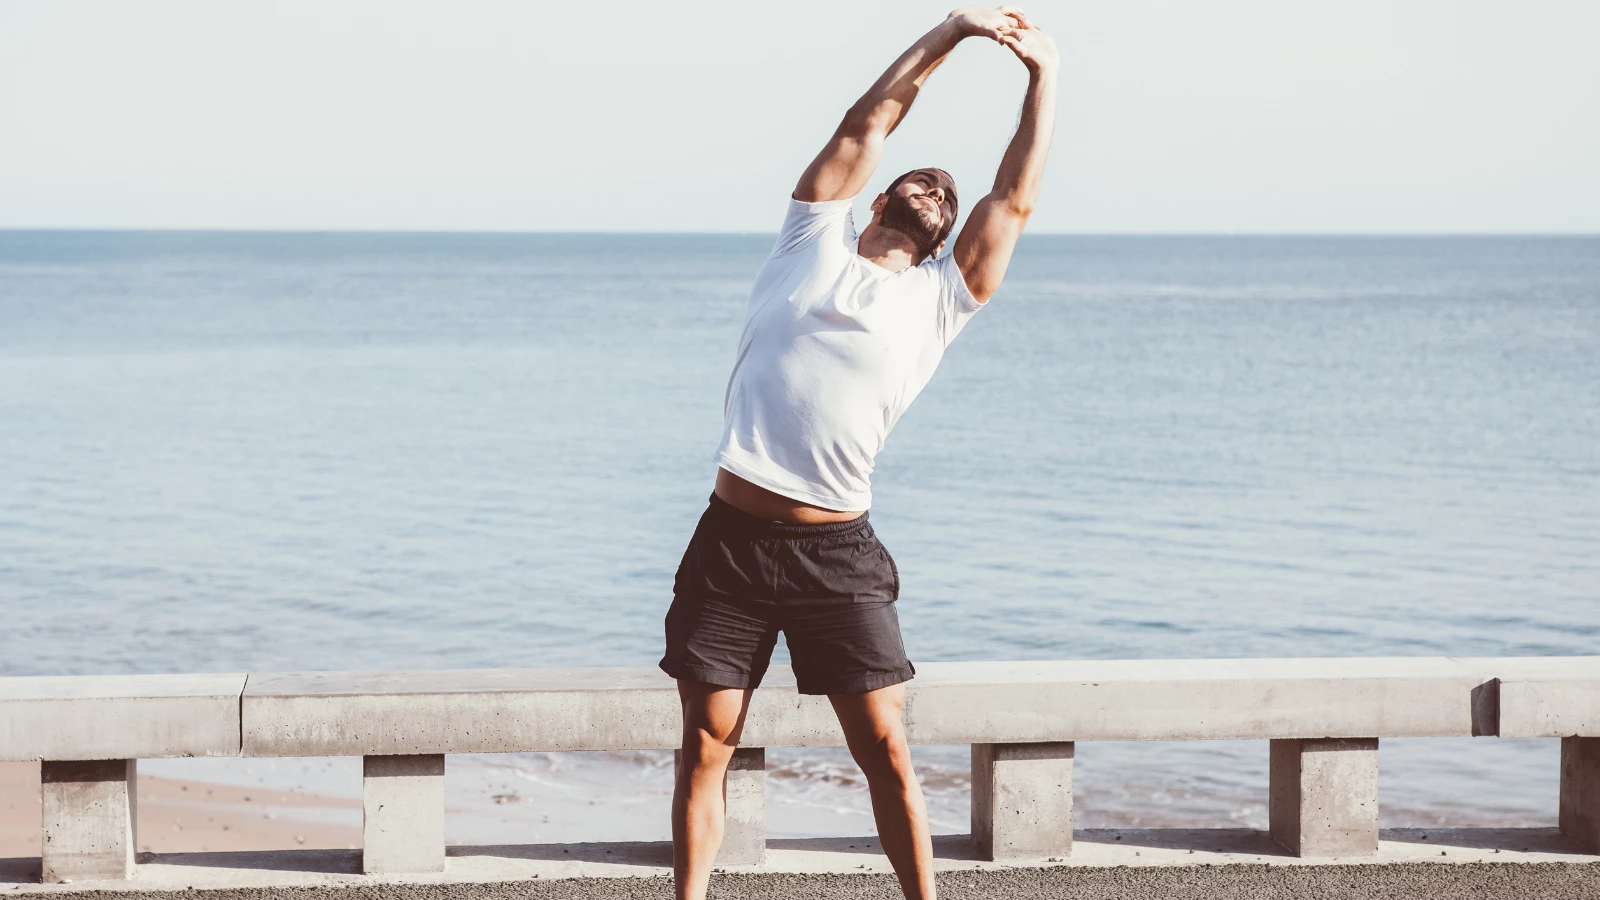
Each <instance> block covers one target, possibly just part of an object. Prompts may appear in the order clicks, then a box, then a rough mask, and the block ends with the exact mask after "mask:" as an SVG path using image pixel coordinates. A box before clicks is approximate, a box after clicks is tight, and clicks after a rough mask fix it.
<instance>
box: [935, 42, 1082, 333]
mask: <svg viewBox="0 0 1600 900" xmlns="http://www.w3.org/2000/svg"><path fill="white" fill-rule="evenodd" d="M1000 42H1001V43H1003V44H1005V45H1006V46H1008V47H1010V48H1011V50H1012V51H1013V52H1014V53H1016V54H1017V58H1018V59H1020V60H1022V62H1023V64H1024V65H1026V66H1027V67H1028V95H1027V97H1026V98H1025V99H1024V100H1023V101H1022V117H1021V120H1020V121H1019V122H1018V123H1017V133H1016V134H1015V135H1013V136H1012V138H1011V145H1010V146H1008V147H1007V148H1006V154H1005V156H1004V157H1002V158H1001V159H1000V171H999V172H998V173H997V174H996V175H995V177H994V188H993V189H992V190H990V191H989V193H988V195H987V196H985V197H984V198H983V199H982V200H979V201H978V202H977V204H976V205H975V206H973V208H972V214H971V215H970V216H968V217H967V224H966V225H964V226H962V228H961V234H960V235H959V236H957V237H956V248H955V252H954V256H955V261H956V265H957V266H959V267H960V269H961V277H962V278H964V279H966V282H967V290H969V291H971V292H972V296H973V297H975V298H976V299H977V301H978V302H979V303H984V302H987V301H988V299H989V298H990V297H992V296H994V292H995V291H997V290H999V289H1000V279H1002V278H1004V277H1005V274H1006V267H1007V266H1008V265H1010V264H1011V251H1012V250H1014V249H1015V248H1016V246H1017V238H1018V237H1020V236H1021V235H1022V226H1023V225H1025V224H1027V222H1028V216H1030V215H1032V213H1033V205H1034V202H1035V201H1037V200H1038V199H1039V180H1040V178H1041V177H1042V176H1043V175H1044V160H1045V157H1046V156H1048V155H1049V154H1050V136H1051V134H1052V133H1053V132H1054V131H1055V124H1056V70H1057V68H1058V67H1059V60H1058V58H1057V55H1056V45H1055V41H1053V40H1051V38H1050V35H1048V34H1045V33H1044V32H1043V31H1041V30H1040V29H1039V28H1038V27H1037V26H1034V25H1032V24H1031V23H1029V22H1028V21H1027V20H1026V19H1023V22H1022V27H1020V28H1017V29H1016V30H1014V31H1012V32H1011V33H1010V34H1007V35H1005V36H1004V37H1002V38H1001V41H1000Z"/></svg>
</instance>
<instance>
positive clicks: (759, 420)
mask: <svg viewBox="0 0 1600 900" xmlns="http://www.w3.org/2000/svg"><path fill="white" fill-rule="evenodd" d="M850 203H851V201H849V200H828V201H824V202H821V203H804V202H801V201H799V200H793V199H791V200H790V201H789V214H788V215H787V216H786V217H785V218H784V221H783V232H782V233H781V234H780V235H779V236H778V243H777V246H775V247H773V249H772V255H771V256H770V257H768V258H767V261H766V264H765V265H763V266H762V267H761V272H760V274H758V275H757V276H756V283H755V287H754V289H752V290H751V292H750V305H749V307H748V308H747V310H746V312H745V325H744V334H743V335H742V336H741V337H740V338H739V355H738V357H737V358H736V359H735V360H734V364H733V375H732V376H731V377H730V378H729V379H728V392H727V397H726V399H725V400H724V402H723V428H722V432H723V433H722V445H721V446H720V447H718V448H717V465H719V466H721V467H722V468H724V469H727V470H728V471H730V472H732V473H733V474H735V475H738V476H739V477H740V478H743V479H745V480H746V481H749V482H751V483H753V484H757V485H760V486H761V487H764V488H766V489H767V490H769V491H773V492H775V493H778V494H782V495H783V496H785V497H791V498H793V499H795V500H799V501H802V502H804V503H809V504H812V505H814V506H820V507H823V508H824V509H836V510H864V509H867V508H868V507H870V506H871V505H872V485H871V479H872V465H873V459H874V458H875V457H876V456H877V455H878V451H880V450H882V449H883V442H884V439H885V438H887V437H888V436H889V430H890V429H891V428H893V427H894V423H895V422H897V421H899V419H900V415H901V414H902V413H904V412H905V411H906V408H907V407H909V406H910V405H911V401H912V400H915V399H916V398H917V394H919V393H921V391H922V388H923V386H924V385H926V384H927V383H928V379H929V378H932V377H933V370H934V369H935V368H937V367H938V365H939V360H940V358H942V357H943V356H944V348H945V347H947V346H949V344H950V342H951V341H952V340H954V339H955V336H956V335H957V334H959V333H960V332H961V328H962V326H964V325H966V324H967V320H968V319H970V318H972V314H973V313H975V312H977V311H978V310H979V309H980V308H982V304H980V303H979V302H978V301H977V300H976V299H975V298H974V297H973V296H972V293H971V292H970V291H968V290H967V285H966V282H965V281H963V280H962V278H961V271H960V269H958V268H957V267H956V264H955V261H954V260H953V259H952V258H951V254H949V253H946V254H945V255H944V256H943V257H942V258H940V259H929V260H925V261H923V263H922V265H920V266H913V267H911V268H909V269H906V270H905V271H903V272H891V271H889V270H888V269H885V268H883V267H881V266H878V265H876V264H874V263H870V262H867V260H865V259H863V258H862V257H860V256H858V255H856V229H855V224H854V222H853V221H852V220H851V216H850Z"/></svg>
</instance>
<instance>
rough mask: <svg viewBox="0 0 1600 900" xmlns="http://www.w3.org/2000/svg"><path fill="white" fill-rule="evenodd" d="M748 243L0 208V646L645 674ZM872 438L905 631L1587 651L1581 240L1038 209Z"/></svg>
mask: <svg viewBox="0 0 1600 900" xmlns="http://www.w3.org/2000/svg"><path fill="white" fill-rule="evenodd" d="M770 244H771V237H770V236H721V235H718V236H709V235H706V236H691V235H686V236H643V235H459V234H454V235H435V234H407V235H398V234H232V233H86V232H76V233H75V232H54V233H51V232H0V608H3V610H4V614H5V618H6V625H7V629H6V630H7V634H6V638H5V641H4V650H3V652H0V674H38V673H115V672H165V671H222V670H227V671H242V670H244V671H247V670H255V671H264V670H282V669H350V668H402V667H409V668H422V667H473V666H564V665H650V664H653V663H654V662H655V661H656V659H657V658H659V655H660V650H661V636H660V635H661V616H662V614H663V612H664V610H665V607H666V603H667V602H668V600H669V593H670V585H671V576H672V572H673V570H674V568H675V567H676V564H677V561H678V555H679V554H680V553H681V551H682V548H683V545H684V542H685V541H686V540H687V538H688V535H689V533H690V531H691V530H692V527H693V524H694V520H695V518H696V517H697V516H698V514H699V512H700V510H701V508H702V506H703V504H704V501H705V497H706V495H707V493H708V492H709V490H710V484H711V479H712V475H713V472H714V469H713V468H712V464H711V462H710V456H711V451H712V450H713V448H714V447H715V445H716V441H717V433H718V427H719V425H720V417H721V400H722V391H723V386H724V382H725V379H726V377H727V374H728V369H729V366H730V364H731V362H732V358H733V351H734V348H735V343H736V341H737V337H738V333H739V328H740V324H741V317H742V312H743V304H744V299H745V297H746V294H747V291H748V289H749V284H750V281H751V279H752V278H753V276H754V273H755V271H756V269H757V267H758V266H759V264H760V262H761V260H762V258H763V256H764V255H765V253H766V251H767V249H768V248H769V247H770ZM878 462H879V466H878V470H877V473H876V475H875V477H874V494H875V502H876V507H875V508H874V509H873V512H872V516H873V519H874V522H875V523H876V527H877V529H878V531H879V533H880V535H881V536H882V537H883V539H884V541H885V543H886V544H887V545H888V546H889V547H890V549H891V550H892V551H893V552H894V554H895V556H896V559H897V560H898V561H899V564H900V570H901V573H902V576H903V594H902V599H901V603H900V615H901V621H902V624H903V627H904V630H905V637H906V643H907V646H908V649H909V650H910V653H911V655H912V658H913V659H914V660H947V659H1029V658H1137V657H1152V658H1154V657H1204V656H1373V655H1472V656H1490V655H1544V654H1592V653H1597V652H1600V239H1596V238H1423V237H1418V238H1388V237H1385V238H1311V237H1306V238H1291V237H1285V238H1223V237H1218V238H1200V237H1181V238H1157V237H1150V238H1134V237H1116V238H1093V237H1028V238H1025V239H1024V241H1023V243H1022V245H1021V246H1020V248H1019V250H1018V253H1017V257H1016V261H1015V263H1014V264H1013V267H1012V271H1011V274H1010V275H1009V276H1008V278H1007V280H1006V283H1005V285H1004V287H1003V288H1002V289H1001V292H1000V293H999V294H998V295H997V296H996V297H995V299H994V300H993V302H992V303H991V304H990V306H989V308H987V309H985V310H984V311H983V312H982V313H981V314H980V315H979V316H978V317H977V318H976V319H975V320H974V321H973V322H972V323H971V325H970V326H969V327H968V328H967V329H966V331H964V332H963V334H962V336H961V337H960V339H959V340H958V341H957V342H956V343H955V344H954V345H953V346H952V347H951V349H950V351H949V353H948V354H947V355H946V357H945V361H944V363H943V365H942V367H941V369H940V371H939V372H938V374H937V375H936V376H935V377H934V380H933V382H932V383H931V384H930V385H929V387H928V389H927V390H926V391H925V392H924V394H923V395H922V397H921V398H920V399H919V400H918V401H917V404H916V405H915V406H914V407H913V408H912V409H911V411H910V412H909V413H907V414H906V416H905V417H904V418H903V419H902V420H901V422H900V424H899V426H898V428H897V429H896V431H895V432H894V434H893V435H892V436H891V437H890V439H889V443H888V447H887V449H886V450H885V451H884V452H883V454H882V455H881V456H880V457H879V460H878ZM1406 746H1407V743H1406V742H1396V743H1395V747H1396V749H1395V750H1394V751H1393V752H1390V750H1389V749H1388V746H1387V745H1386V750H1385V778H1386V781H1385V786H1384V790H1385V804H1386V815H1387V814H1388V812H1387V811H1388V810H1389V809H1390V806H1391V804H1390V801H1391V799H1392V800H1393V801H1394V802H1393V804H1392V807H1393V809H1395V810H1406V811H1408V812H1406V813H1405V814H1406V815H1410V816H1413V817H1414V818H1416V819H1417V820H1418V821H1434V820H1437V819H1439V817H1440V816H1444V817H1445V818H1448V817H1449V816H1451V815H1457V813H1456V812H1451V810H1457V809H1458V807H1456V806H1452V805H1451V804H1453V803H1455V804H1460V803H1461V802H1462V793H1463V788H1462V784H1463V783H1464V782H1463V779H1466V780H1469V781H1475V780H1476V779H1477V778H1478V777H1480V776H1482V777H1488V775H1487V774H1486V773H1490V772H1494V773H1496V774H1495V775H1494V777H1493V778H1492V779H1491V781H1492V782H1493V784H1492V785H1490V786H1485V787H1478V786H1474V787H1473V788H1472V794H1473V798H1472V803H1470V804H1465V805H1462V806H1460V807H1459V809H1460V810H1465V811H1464V812H1460V813H1459V814H1460V815H1462V816H1466V817H1467V818H1468V819H1471V818H1472V817H1473V815H1479V817H1480V818H1482V817H1484V816H1487V817H1488V818H1490V819H1492V820H1493V821H1497V822H1498V821H1513V820H1515V821H1523V820H1528V821H1544V820H1546V819H1548V818H1549V817H1550V816H1551V815H1553V811H1554V793H1553V784H1554V771H1553V766H1554V762H1553V760H1554V756H1553V750H1552V749H1551V747H1550V746H1549V745H1548V742H1495V741H1489V740H1479V741H1456V742H1437V741H1435V742H1422V743H1420V744H1417V745H1416V746H1417V747H1418V748H1419V749H1416V750H1409V751H1408V750H1406V749H1405V747H1406ZM1113 752H1114V753H1115V754H1116V756H1115V759H1114V760H1112V759H1111V758H1105V760H1106V761H1105V762H1103V763H1097V760H1096V757H1095V754H1096V753H1113ZM927 754H928V755H927V760H928V761H927V765H928V767H929V770H930V771H933V770H937V769H939V768H940V767H941V766H943V767H945V768H946V769H948V770H949V771H950V772H956V771H957V770H959V769H960V768H961V766H962V761H961V757H960V755H959V753H958V752H957V751H956V750H948V751H946V750H942V749H939V748H935V749H932V750H929V751H927ZM1185 754H1188V755H1185ZM1207 754H1209V756H1207ZM1408 754H1409V755H1408ZM802 757H803V758H799V759H798V761H797V762H796V766H798V767H799V768H801V769H804V767H805V765H808V764H809V763H810V762H814V761H815V760H822V761H823V762H824V763H826V762H828V761H829V760H830V759H832V757H828V756H827V754H826V753H824V754H822V755H821V756H817V757H815V759H813V758H812V757H805V756H804V754H802ZM1212 757H1216V758H1215V759H1213V758H1212ZM1258 757H1259V758H1258ZM1407 760H1410V762H1407ZM1201 761H1204V767H1207V768H1209V770H1210V771H1211V775H1209V776H1205V777H1206V778H1212V779H1213V780H1215V779H1220V781H1217V782H1216V783H1211V782H1209V781H1206V780H1205V778H1202V777H1201V774H1200V773H1199V772H1197V771H1190V770H1194V769H1197V768H1200V767H1201V766H1200V765H1199V763H1200V762H1201ZM619 764H620V763H619ZM1079 766H1080V770H1081V771H1084V772H1091V771H1096V770H1099V771H1101V772H1102V773H1103V777H1104V778H1106V779H1108V780H1107V781H1104V782H1101V786H1102V787H1103V788H1104V789H1105V790H1106V791H1109V792H1111V793H1110V794H1108V795H1107V800H1106V804H1105V806H1106V808H1107V810H1110V808H1111V807H1114V806H1117V805H1118V804H1121V805H1122V806H1124V807H1125V806H1127V805H1128V804H1132V805H1134V806H1138V805H1139V804H1140V803H1143V802H1145V801H1144V800H1140V799H1138V798H1137V797H1132V796H1131V795H1128V791H1130V790H1133V789H1132V788H1130V787H1128V786H1129V785H1133V784H1135V783H1139V784H1143V783H1144V782H1145V781H1152V782H1155V781H1159V782H1161V784H1162V785H1163V787H1160V788H1151V789H1150V790H1149V791H1146V792H1145V794H1141V795H1140V796H1141V797H1145V796H1146V794H1148V795H1150V796H1154V794H1155V793H1160V792H1162V791H1168V790H1169V788H1170V789H1173V790H1177V789H1178V788H1181V789H1182V791H1188V792H1189V793H1187V794H1184V796H1185V797H1189V798H1191V800H1192V803H1191V805H1193V806H1194V808H1195V809H1199V810H1208V809H1213V808H1215V809H1218V810H1225V811H1226V813H1227V814H1228V815H1235V816H1236V817H1242V818H1243V819H1245V820H1249V821H1254V818H1252V817H1253V816H1255V813H1254V812H1248V813H1240V812H1239V809H1240V808H1241V807H1240V804H1241V803H1244V802H1245V800H1244V799H1241V798H1248V797H1253V796H1254V793H1253V792H1254V791H1255V787H1253V785H1254V784H1255V781H1256V779H1257V777H1258V776H1260V778H1264V774H1263V773H1264V771H1265V748H1264V747H1261V748H1256V747H1254V745H1249V746H1244V747H1234V746H1233V745H1217V746H1214V747H1202V746H1198V745H1152V746H1134V745H1116V747H1114V748H1107V749H1102V748H1098V747H1096V748H1085V749H1080V755H1079ZM1140 766H1143V767H1144V769H1140V768H1139V767H1140ZM1408 766H1409V768H1408ZM1394 767H1398V769H1396V768H1394ZM1507 767H1509V771H1511V772H1512V773H1514V774H1510V775H1507V774H1505V773H1506V771H1508V769H1507ZM1136 770H1137V771H1139V772H1144V774H1142V775H1138V777H1135V775H1134V774H1129V773H1133V772H1135V771H1136ZM1391 772H1393V773H1394V775H1393V778H1391ZM1218 773H1220V774H1218ZM1408 773H1409V774H1408ZM1474 773H1476V774H1474ZM1119 779H1120V780H1119ZM1141 779H1143V780H1141ZM935 780H937V779H935ZM957 780H959V779H957ZM1118 785H1121V787H1118ZM1174 786H1176V787H1174ZM1119 790H1120V791H1123V795H1119V796H1120V799H1118V797H1117V796H1112V795H1115V794H1116V792H1117V791H1119ZM1182 791H1180V793H1181V792H1182ZM951 796H954V794H952V795H951ZM1146 800H1148V797H1146ZM952 802H954V801H952ZM1150 802H1151V803H1155V804H1156V805H1155V806H1151V807H1150V809H1151V810H1154V812H1151V813H1150V815H1151V816H1153V817H1154V818H1153V819H1149V818H1147V819H1144V820H1141V821H1146V822H1148V821H1155V820H1159V819H1161V816H1160V815H1159V814H1158V813H1159V812H1160V809H1159V806H1160V804H1159V803H1157V802H1156V801H1150ZM1184 802H1185V803H1189V802H1190V801H1189V800H1185V801H1184ZM1250 803H1255V801H1254V800H1251V801H1250ZM1257 805H1259V804H1257ZM1141 808H1143V807H1141ZM1185 808H1187V807H1185ZM1255 808H1256V807H1255V806H1252V807H1251V809H1255ZM1473 810H1479V811H1480V813H1481V814H1480V813H1474V812H1472V811H1473ZM1491 812H1492V813H1493V815H1490V813H1491ZM1447 813H1448V815H1447ZM1396 814H1398V813H1396ZM952 815H954V814H953V813H952ZM1093 815H1094V814H1093V812H1092V811H1091V816H1090V821H1091V822H1092V821H1093ZM1106 815H1108V816H1110V815H1111V812H1109V811H1108V812H1107V813H1106ZM1184 815H1187V813H1184ZM1430 816H1431V817H1432V818H1429V817H1430ZM1167 818H1168V819H1170V820H1172V821H1178V820H1180V819H1183V815H1178V814H1176V813H1175V814H1173V815H1171V816H1168V817H1167ZM1108 821H1109V820H1108ZM1185 821H1187V820H1185Z"/></svg>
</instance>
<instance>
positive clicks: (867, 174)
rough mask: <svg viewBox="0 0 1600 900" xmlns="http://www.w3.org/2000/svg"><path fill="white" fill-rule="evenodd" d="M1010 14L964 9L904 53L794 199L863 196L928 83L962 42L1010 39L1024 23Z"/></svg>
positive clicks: (809, 170) (851, 115) (847, 120)
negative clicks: (886, 148)
mask: <svg viewBox="0 0 1600 900" xmlns="http://www.w3.org/2000/svg"><path fill="white" fill-rule="evenodd" d="M1010 10H1011V8H1010V7H1005V6H1002V7H1000V8H999V9H986V8H984V7H979V6H971V7H966V8H963V9H958V10H956V11H955V12H952V13H951V14H950V15H949V16H948V17H947V18H946V19H945V20H944V21H943V22H940V23H939V24H938V25H937V26H935V27H934V29H933V30H932V31H930V32H928V33H927V34H925V35H923V36H922V37H921V38H919V39H918V40H917V42H916V43H915V44H912V45H911V48H910V49H908V50H907V51H906V52H904V53H902V54H900V58H899V59H897V60H895V61H894V65H891V66H890V67H889V68H888V70H887V71H885V72H884V73H883V74H882V75H881V76H879V77H878V80H877V81H876V82H873V85H872V87H871V88H870V89H868V90H867V92H866V93H865V94H862V95H861V99H860V100H857V101H856V102H855V104H854V105H853V106H851V107H850V111H849V112H847V113H845V114H844V121H842V122H840V123H839V127H838V128H837V129H835V130H834V132H833V137H832V138H830V139H829V140H828V145H827V146H826V147H823V148H822V152H821V153H818V154H817V158H816V159H813V160H812V161H811V165H809V166H807V167H806V170H805V173H804V174H802V175H801V176H800V183H799V184H797V185H795V189H794V198H795V199H796V200H804V201H807V202H812V203H814V202H817V201H820V200H843V199H846V198H849V197H854V196H855V195H856V194H859V193H861V189H862V188H863V187H866V184H867V179H869V178H871V177H872V173H873V170H875V169H877V168H878V158H879V157H880V156H882V155H883V139H884V138H886V137H888V136H889V133H890V132H891V131H894V129H895V126H897V125H899V124H900V120H901V119H904V118H905V116H906V111H907V110H909V109H910V108H911V102H912V101H913V100H915V99H917V91H918V90H919V89H920V88H921V87H922V83H923V82H924V81H926V80H928V76H929V75H931V74H933V70H934V69H937V68H939V64H940V63H942V62H944V58H945V57H946V56H949V55H950V51H951V50H954V49H955V46H956V44H959V43H961V41H962V39H964V38H969V37H978V36H982V37H987V38H991V39H993V40H996V41H999V40H1001V39H1002V38H1003V37H1004V36H1005V35H1007V34H1009V33H1010V32H1011V30H1012V29H1014V28H1016V27H1017V24H1018V19H1017V18H1014V17H1013V15H1012V13H1011V11H1010Z"/></svg>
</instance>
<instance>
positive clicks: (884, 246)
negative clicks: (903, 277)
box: [856, 223, 921, 272]
mask: <svg viewBox="0 0 1600 900" xmlns="http://www.w3.org/2000/svg"><path fill="white" fill-rule="evenodd" d="M856 255H857V256H860V257H861V258H863V259H865V260H866V261H867V262H870V263H872V264H873V265H876V266H879V267H881V268H885V269H888V270H889V271H891V272H904V271H905V270H906V269H909V268H911V267H912V266H914V265H916V264H917V263H918V262H919V261H921V254H919V253H918V252H917V245H916V244H914V243H912V241H911V238H908V237H906V236H905V235H904V234H902V233H900V232H898V231H895V230H894V229H892V228H884V227H883V226H882V225H878V224H877V223H873V224H871V225H868V226H867V227H866V229H865V230H864V231H862V232H861V237H860V238H859V239H857V241H856Z"/></svg>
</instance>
